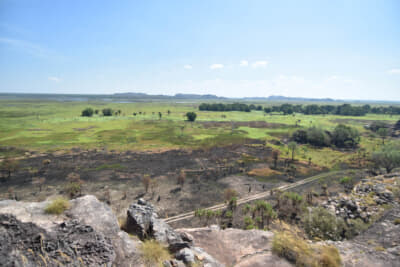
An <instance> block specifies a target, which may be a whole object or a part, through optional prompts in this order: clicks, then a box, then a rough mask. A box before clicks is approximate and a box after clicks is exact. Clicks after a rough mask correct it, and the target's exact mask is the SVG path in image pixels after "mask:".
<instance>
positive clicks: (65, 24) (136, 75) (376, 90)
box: [0, 0, 400, 101]
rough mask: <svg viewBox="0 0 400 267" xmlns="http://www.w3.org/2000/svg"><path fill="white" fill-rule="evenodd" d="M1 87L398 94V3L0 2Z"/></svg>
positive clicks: (78, 91) (360, 96) (387, 0)
mask: <svg viewBox="0 0 400 267" xmlns="http://www.w3.org/2000/svg"><path fill="white" fill-rule="evenodd" d="M0 92H11V93H17V92H20V93H67V94H112V93H119V92H143V93H148V94H167V95H172V94H175V93H196V94H215V95H218V96H227V97H255V96H258V97H266V96H269V95H284V96H292V97H313V98H325V97H330V98H335V99H363V100H366V99H375V100H397V101H399V100H400V1H398V0H393V1H391V0H375V1H372V0H371V1H370V0H360V1H356V0H343V1H340V0H337V1H324V0H318V1H307V0H305V1H284V0H283V1H266V0H260V1H253V0H242V1H235V0H230V1H223V0H202V1H198V0H185V1H174V0H169V1H164V0H160V1H153V0H146V1H138V0H137V1H122V0H121V1H100V0H97V1H91V0H85V1H80V0H79V1H78V0H57V1H54V0H40V1H35V0H0Z"/></svg>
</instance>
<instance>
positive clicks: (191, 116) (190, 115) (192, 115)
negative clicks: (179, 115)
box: [186, 112, 197, 121]
mask: <svg viewBox="0 0 400 267" xmlns="http://www.w3.org/2000/svg"><path fill="white" fill-rule="evenodd" d="M186 117H187V119H188V121H195V120H196V117H197V114H196V113H194V112H188V113H186Z"/></svg>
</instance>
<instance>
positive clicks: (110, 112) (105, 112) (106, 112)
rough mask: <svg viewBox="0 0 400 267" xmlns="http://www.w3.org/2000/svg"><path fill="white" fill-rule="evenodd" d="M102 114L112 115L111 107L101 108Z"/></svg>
mask: <svg viewBox="0 0 400 267" xmlns="http://www.w3.org/2000/svg"><path fill="white" fill-rule="evenodd" d="M102 113H103V116H112V115H113V113H114V111H113V110H112V109H111V108H105V109H103V110H102Z"/></svg>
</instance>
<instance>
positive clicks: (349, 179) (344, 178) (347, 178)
mask: <svg viewBox="0 0 400 267" xmlns="http://www.w3.org/2000/svg"><path fill="white" fill-rule="evenodd" d="M352 181H353V178H351V177H349V176H346V177H343V178H342V179H340V181H339V182H340V183H341V184H348V183H351V182H352Z"/></svg>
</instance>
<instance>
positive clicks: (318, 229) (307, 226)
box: [304, 207, 345, 240]
mask: <svg viewBox="0 0 400 267" xmlns="http://www.w3.org/2000/svg"><path fill="white" fill-rule="evenodd" d="M304 230H305V231H306V233H307V234H308V235H309V236H310V237H311V238H320V239H324V240H325V239H330V240H340V239H341V238H342V233H343V231H344V230H345V223H344V221H343V220H342V219H341V218H336V216H335V215H333V214H331V213H330V212H329V211H328V210H326V209H324V208H322V207H318V208H314V209H313V210H312V211H311V213H310V214H308V215H306V218H305V220H304Z"/></svg>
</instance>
